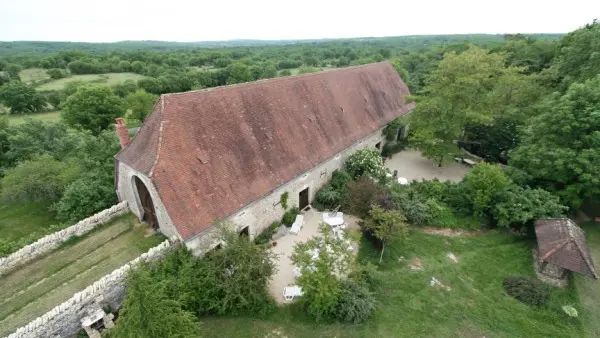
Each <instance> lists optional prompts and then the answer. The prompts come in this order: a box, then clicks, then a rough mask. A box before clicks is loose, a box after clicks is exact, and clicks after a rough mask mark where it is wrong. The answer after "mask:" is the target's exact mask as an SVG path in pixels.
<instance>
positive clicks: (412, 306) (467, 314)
mask: <svg viewBox="0 0 600 338" xmlns="http://www.w3.org/2000/svg"><path fill="white" fill-rule="evenodd" d="M533 246H534V242H531V241H527V240H523V239H520V238H516V237H513V236H510V235H506V234H502V233H498V232H495V231H490V232H487V233H485V234H482V235H480V236H477V237H469V238H456V237H452V238H450V237H442V236H436V235H427V234H424V233H422V232H420V231H418V230H414V231H412V232H411V235H410V237H409V239H407V240H406V241H404V242H397V243H394V244H393V245H391V246H390V248H389V250H388V251H387V252H388V254H386V255H385V261H384V264H383V278H382V280H383V284H382V286H381V288H380V290H379V291H378V295H377V298H378V301H379V306H378V309H377V311H376V313H375V316H374V318H373V319H372V320H371V321H370V322H369V323H366V324H364V325H348V324H345V325H342V324H337V323H335V324H325V323H320V324H315V323H314V322H312V321H311V320H310V319H308V318H307V317H306V315H305V314H304V313H303V312H302V310H301V309H300V308H298V307H297V306H288V307H285V308H283V309H280V310H278V311H277V312H276V313H274V314H272V315H269V316H267V317H266V318H251V317H241V318H240V317H235V318H229V317H224V318H223V317H219V318H203V319H202V320H201V330H202V335H203V336H206V337H311V338H313V337H483V336H485V337H579V336H581V335H582V325H581V321H580V319H571V318H569V317H567V315H566V314H564V313H563V311H562V310H561V306H562V305H565V304H576V302H577V296H576V292H575V290H574V288H572V287H571V288H567V289H564V290H563V289H558V288H554V289H553V293H552V297H551V300H550V302H549V303H548V304H546V305H545V306H543V307H539V308H535V307H530V306H528V305H525V304H523V303H520V302H519V301H517V300H515V299H513V298H512V297H509V296H507V295H506V293H505V292H504V289H503V288H502V279H503V277H504V276H506V275H528V276H533V275H534V272H533V268H532V260H531V259H532V258H531V248H532V247H533ZM449 252H452V253H454V254H455V255H456V256H457V257H458V260H459V263H458V264H454V263H452V262H451V261H450V260H449V259H448V258H447V257H446V255H447V253H449ZM359 256H360V257H361V258H362V259H368V260H371V261H373V262H375V261H376V260H377V258H378V253H377V252H376V251H375V250H373V249H372V247H371V246H370V245H369V244H365V243H363V245H362V247H361V252H360V253H359ZM400 257H404V260H402V261H398V259H399V258H400ZM416 257H419V258H420V259H421V260H422V262H423V265H424V269H423V270H422V271H418V270H411V269H410V268H409V267H408V266H407V261H410V260H412V259H413V258H416ZM432 277H436V278H438V279H439V280H441V281H442V282H443V283H445V284H446V285H448V286H450V287H451V288H452V290H451V291H446V290H442V289H439V288H434V287H431V286H430V285H429V281H430V280H431V278H432ZM576 306H577V305H576Z"/></svg>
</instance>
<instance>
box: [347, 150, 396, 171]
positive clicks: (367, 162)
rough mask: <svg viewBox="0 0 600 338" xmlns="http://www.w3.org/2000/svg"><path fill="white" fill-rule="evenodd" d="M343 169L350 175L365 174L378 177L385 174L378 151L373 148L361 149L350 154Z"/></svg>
mask: <svg viewBox="0 0 600 338" xmlns="http://www.w3.org/2000/svg"><path fill="white" fill-rule="evenodd" d="M345 169H346V171H347V172H348V173H349V174H350V176H351V177H359V176H366V177H372V178H380V177H383V176H385V173H386V171H385V167H384V165H383V159H382V158H381V155H380V154H379V151H378V150H377V149H374V148H365V149H361V150H359V151H357V152H355V153H354V154H352V155H350V157H349V158H348V160H347V161H346V163H345Z"/></svg>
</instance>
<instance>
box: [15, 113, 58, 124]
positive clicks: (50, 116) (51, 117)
mask: <svg viewBox="0 0 600 338" xmlns="http://www.w3.org/2000/svg"><path fill="white" fill-rule="evenodd" d="M26 118H32V119H36V120H42V121H56V120H59V119H60V112H59V111H51V112H46V113H38V114H19V115H8V122H9V123H10V124H19V123H23V121H25V119H26Z"/></svg>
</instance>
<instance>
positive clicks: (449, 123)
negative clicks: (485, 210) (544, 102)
mask: <svg viewBox="0 0 600 338" xmlns="http://www.w3.org/2000/svg"><path fill="white" fill-rule="evenodd" d="M520 70H521V69H519V68H517V67H506V57H505V55H503V54H491V53H489V52H488V51H486V50H484V49H481V48H479V47H473V46H472V47H471V48H470V49H468V50H467V51H465V52H463V53H461V54H457V53H455V52H451V53H447V54H446V55H445V56H444V59H443V60H442V61H441V62H440V63H439V65H438V68H437V69H436V70H434V71H433V72H432V73H431V74H430V76H429V77H428V78H427V81H426V87H425V88H424V89H423V92H422V95H421V96H418V97H417V98H416V99H417V106H416V108H415V110H414V112H413V113H412V116H411V125H412V127H413V136H412V142H413V144H414V145H415V146H416V147H417V148H418V149H420V150H422V151H423V154H424V155H425V156H427V157H430V158H432V159H435V160H436V161H437V162H438V165H441V164H442V163H443V161H444V160H445V159H446V158H448V157H450V156H452V155H453V152H455V151H456V146H455V142H456V140H458V139H460V138H461V137H462V135H463V133H464V131H465V127H466V126H467V125H468V124H471V123H490V122H491V121H492V119H493V117H494V116H496V115H500V114H501V113H503V112H504V111H505V110H506V109H507V108H505V107H503V105H500V104H499V102H502V103H503V104H504V105H506V104H507V103H508V104H513V97H514V94H512V90H511V88H512V87H511V86H507V85H506V83H507V82H510V81H514V80H515V79H518V78H519V77H521V76H524V75H521V74H520V73H519V72H520Z"/></svg>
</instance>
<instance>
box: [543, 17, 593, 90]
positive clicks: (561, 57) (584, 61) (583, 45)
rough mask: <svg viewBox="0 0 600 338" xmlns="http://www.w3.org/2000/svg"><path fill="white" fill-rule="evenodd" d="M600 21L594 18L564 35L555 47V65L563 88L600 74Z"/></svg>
mask: <svg viewBox="0 0 600 338" xmlns="http://www.w3.org/2000/svg"><path fill="white" fill-rule="evenodd" d="M599 51H600V22H599V21H598V20H594V22H593V23H591V24H587V25H585V26H584V27H581V28H579V29H577V30H575V31H573V32H571V33H569V34H567V35H566V36H564V37H563V38H562V39H561V41H560V43H559V46H558V48H557V53H556V54H557V55H556V58H555V59H554V60H555V66H556V68H557V72H558V76H559V77H560V78H561V79H562V86H563V88H568V87H569V85H571V84H572V83H574V82H584V81H586V80H588V79H592V78H594V77H596V76H597V75H598V74H600V57H599V56H598V52H599Z"/></svg>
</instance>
